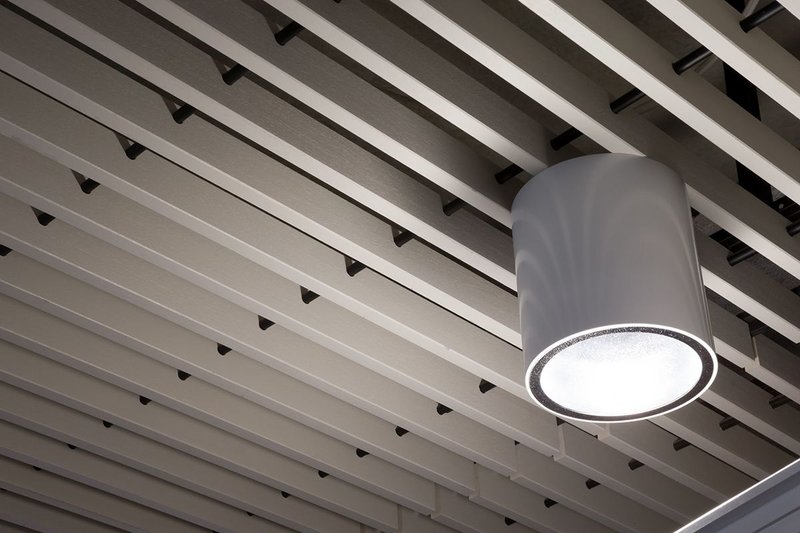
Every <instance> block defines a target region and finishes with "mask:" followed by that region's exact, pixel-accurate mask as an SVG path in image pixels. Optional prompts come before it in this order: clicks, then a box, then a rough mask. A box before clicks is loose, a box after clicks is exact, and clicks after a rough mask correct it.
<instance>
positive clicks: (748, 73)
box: [648, 0, 800, 118]
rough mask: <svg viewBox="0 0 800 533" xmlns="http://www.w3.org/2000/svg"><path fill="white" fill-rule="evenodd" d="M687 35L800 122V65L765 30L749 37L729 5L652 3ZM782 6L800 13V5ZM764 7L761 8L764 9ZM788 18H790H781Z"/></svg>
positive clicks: (789, 0) (787, 2)
mask: <svg viewBox="0 0 800 533" xmlns="http://www.w3.org/2000/svg"><path fill="white" fill-rule="evenodd" d="M648 1H649V2H650V4H652V5H653V7H655V8H656V9H658V10H659V11H661V13H663V14H664V16H666V17H669V18H670V19H672V20H673V21H674V22H675V24H677V25H678V26H679V27H680V28H681V29H682V30H683V31H685V32H686V33H688V34H689V35H691V36H692V37H694V38H695V39H696V40H697V41H698V42H700V43H701V44H702V45H703V46H705V47H706V48H708V49H709V50H711V51H712V52H714V55H716V56H717V57H719V58H720V59H721V60H722V61H724V62H725V64H727V65H730V66H731V67H733V68H734V69H736V70H737V71H738V72H740V73H741V74H742V75H743V76H744V77H745V78H747V79H748V80H750V81H751V82H752V83H753V84H754V85H755V86H756V87H758V88H759V89H761V90H762V91H764V93H765V94H767V95H769V96H770V97H771V98H772V99H773V100H775V101H776V102H777V103H778V104H780V105H782V106H783V107H784V108H786V109H787V110H788V111H789V112H790V113H792V114H793V115H794V116H795V117H797V118H800V63H798V61H797V58H796V57H794V56H793V55H792V54H791V53H789V51H788V50H786V49H785V48H783V47H782V46H780V45H779V44H777V43H776V42H775V41H773V40H772V39H771V38H770V37H769V35H768V34H767V33H766V32H765V31H764V30H761V29H758V28H756V29H753V30H751V31H749V32H747V33H745V32H743V31H742V28H741V26H739V21H740V20H741V19H742V15H741V14H739V13H738V12H737V11H736V10H735V9H734V8H733V7H731V6H729V5H727V4H726V3H725V2H720V1H714V2H709V1H707V0H648ZM781 5H783V6H784V7H786V9H788V10H790V11H795V12H796V13H800V2H797V0H783V1H782V2H781ZM760 7H761V6H760ZM779 16H788V15H779Z"/></svg>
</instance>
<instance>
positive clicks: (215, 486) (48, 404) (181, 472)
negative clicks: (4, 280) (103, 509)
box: [0, 383, 360, 532]
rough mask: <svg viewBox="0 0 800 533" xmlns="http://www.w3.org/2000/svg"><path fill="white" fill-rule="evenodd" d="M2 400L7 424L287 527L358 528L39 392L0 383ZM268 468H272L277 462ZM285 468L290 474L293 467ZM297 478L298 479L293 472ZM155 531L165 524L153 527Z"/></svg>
mask: <svg viewBox="0 0 800 533" xmlns="http://www.w3.org/2000/svg"><path fill="white" fill-rule="evenodd" d="M0 398H2V400H3V401H2V402H0V417H2V418H3V420H6V421H7V422H10V423H12V424H16V425H18V426H20V427H24V428H25V429H28V430H30V431H34V432H36V433H41V434H42V435H45V436H47V437H50V438H52V439H55V440H58V441H60V442H65V443H69V444H70V445H73V446H77V447H78V448H80V449H82V450H86V451H87V452H90V453H93V454H95V455H99V456H101V457H104V458H106V459H109V460H111V461H114V462H118V463H121V464H124V465H125V466H128V467H129V468H132V469H134V470H138V471H141V472H144V473H146V474H149V475H151V476H155V477H157V478H160V479H163V480H164V481H166V482H169V483H174V484H176V485H179V486H181V487H183V488H185V489H187V490H190V491H193V492H198V493H200V494H203V495H204V496H207V497H209V498H212V499H214V500H218V501H221V502H223V503H226V504H228V505H231V506H233V507H235V508H236V509H241V510H244V511H248V512H251V513H253V514H255V515H256V516H260V517H263V518H267V519H269V520H273V521H277V522H278V523H283V524H285V525H287V526H292V525H296V524H297V523H300V524H302V525H304V526H306V527H312V528H314V529H317V530H326V529H328V530H337V531H352V532H358V531H360V525H359V524H358V523H357V522H354V521H349V520H347V519H345V518H343V517H342V516H340V515H338V514H336V513H332V512H329V511H325V510H323V509H320V508H318V507H315V506H313V505H310V504H308V503H307V502H305V501H303V500H301V499H299V497H302V496H303V495H302V494H298V493H296V492H295V493H292V494H291V497H289V498H284V497H283V496H281V494H280V491H278V490H276V489H274V488H272V487H270V486H268V485H266V484H265V483H263V482H260V481H256V480H250V479H247V478H245V477H243V476H241V475H238V474H235V473H233V472H231V471H229V470H226V469H224V468H220V467H218V466H214V465H211V464H209V463H207V462H205V461H202V460H199V459H196V458H193V457H191V456H189V455H188V454H185V453H182V452H181V451H179V450H176V449H173V448H170V447H168V446H165V445H163V444H159V443H157V442H155V441H152V440H150V439H147V438H144V437H141V436H139V435H137V434H135V433H132V432H130V431H126V430H124V429H121V428H119V427H113V428H105V427H103V425H102V424H99V423H98V419H97V418H95V417H92V416H89V415H86V414H83V413H80V412H78V411H75V410H73V409H70V408H68V407H66V406H64V405H60V404H57V403H55V402H53V401H50V400H47V399H45V398H42V397H41V396H37V395H35V394H31V393H28V392H25V391H23V390H21V389H18V388H16V387H12V386H10V385H7V384H5V383H0ZM174 418H175V422H177V423H176V424H175V426H177V427H180V426H181V423H180V420H181V417H180V416H175V417H174ZM273 463H274V461H273ZM270 466H272V467H273V468H274V467H275V466H277V465H274V464H272V465H270ZM287 470H288V472H287V473H288V474H289V475H291V469H287ZM295 470H297V469H295ZM314 475H316V472H315V473H314ZM295 476H296V478H301V477H302V475H296V472H295ZM287 488H288V487H287ZM284 516H285V517H287V518H284ZM298 519H299V520H298ZM155 529H161V530H166V529H169V528H166V527H164V528H153V529H152V530H155Z"/></svg>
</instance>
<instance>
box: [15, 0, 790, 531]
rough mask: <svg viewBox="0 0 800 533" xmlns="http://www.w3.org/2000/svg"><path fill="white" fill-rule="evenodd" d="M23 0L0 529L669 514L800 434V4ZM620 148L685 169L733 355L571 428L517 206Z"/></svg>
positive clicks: (604, 526)
mask: <svg viewBox="0 0 800 533" xmlns="http://www.w3.org/2000/svg"><path fill="white" fill-rule="evenodd" d="M0 4H1V5H0V71H2V73H0V96H1V97H0V133H1V134H2V135H0V244H2V246H3V247H2V248H1V249H0V255H1V257H0V486H1V487H2V488H3V489H4V490H3V491H2V492H0V520H2V521H3V522H1V523H0V529H2V530H9V531H18V530H25V529H26V528H28V529H34V530H58V531H81V532H84V531H106V530H110V529H115V528H119V529H126V530H148V531H183V530H187V531H190V530H191V531H194V530H200V529H206V530H214V531H284V530H300V531H323V532H338V531H354V532H357V531H374V530H380V531H404V532H425V531H449V530H450V528H452V529H455V530H459V531H488V532H497V531H509V532H513V531H558V532H574V531H581V532H587V533H588V532H591V531H643V532H658V531H672V530H674V529H676V528H678V527H679V526H680V525H682V524H685V523H687V522H689V521H690V520H691V519H692V518H694V517H696V516H698V515H700V514H701V513H702V512H703V511H705V510H707V509H709V508H710V507H712V506H714V505H715V504H716V503H718V502H721V501H724V500H726V499H727V498H729V497H731V496H733V495H734V494H736V493H738V492H740V491H741V490H743V489H745V488H747V487H748V486H750V485H752V484H753V483H754V482H755V481H756V480H759V479H762V478H764V477H766V476H767V475H769V474H770V473H772V472H774V471H775V470H777V469H778V468H780V467H781V466H783V465H785V464H787V463H788V462H790V461H791V460H793V459H794V458H796V457H797V455H798V454H800V411H798V402H800V363H799V360H798V355H797V354H798V351H797V348H796V343H797V342H798V341H800V298H798V294H797V291H795V290H794V289H795V288H796V286H798V285H800V281H798V278H800V240H798V239H800V237H797V238H794V237H793V236H792V234H793V233H797V229H798V228H797V226H796V225H793V222H795V221H796V220H798V218H800V209H798V208H797V204H796V203H795V202H796V201H798V200H800V183H799V182H798V179H797V178H798V176H800V152H798V149H797V144H798V143H799V142H800V128H798V118H800V68H799V67H800V64H799V63H798V55H797V51H798V50H800V20H798V18H797V17H800V2H798V0H786V1H785V2H783V7H784V8H786V9H784V10H779V9H777V8H776V5H775V4H776V3H775V2H772V3H770V2H766V1H763V0H762V1H761V2H753V1H750V2H747V3H744V2H742V3H738V4H737V2H735V1H732V2H731V4H732V5H729V4H728V3H727V2H726V1H724V0H648V1H647V2H645V1H644V0H626V1H622V0H614V1H609V2H608V3H603V2H600V1H599V0H589V1H587V0H522V1H520V2H512V1H510V0H509V1H489V0H487V1H486V2H485V3H484V2H480V1H478V0H393V2H389V1H388V0H382V1H377V0H376V1H371V0H364V1H359V0H342V1H341V2H336V1H333V0H265V1H261V0H172V1H168V0H137V1H133V0H125V1H116V0H12V1H3V2H0ZM737 8H739V9H740V10H741V11H743V12H741V13H740V12H739V11H738V10H737ZM762 10H766V11H762ZM770 10H771V11H770ZM753 13H755V15H753ZM759 13H761V14H764V13H768V14H772V15H773V16H771V17H770V18H768V19H767V17H763V19H764V20H763V22H762V23H761V24H760V25H758V27H755V28H753V27H751V26H748V25H747V23H745V29H747V30H749V31H744V29H743V28H742V25H741V24H740V22H741V21H742V20H745V21H750V22H752V21H754V20H756V19H758V14H759ZM754 17H755V18H754ZM759 22H761V21H760V20H759ZM700 46H705V47H707V48H708V50H710V52H709V53H702V50H701V52H700V56H701V57H702V58H704V59H702V60H701V61H699V62H697V63H693V64H692V65H691V67H690V68H687V69H684V70H685V72H683V73H681V74H679V73H676V71H675V70H674V68H673V63H675V62H676V61H678V65H681V63H680V61H679V60H681V58H682V57H683V56H685V55H686V54H688V53H690V52H692V51H693V50H695V49H697V48H698V47H700ZM690 57H691V56H690ZM723 63H724V64H726V65H728V66H727V67H723ZM683 64H684V66H686V63H685V62H684V63H683ZM676 68H677V67H676ZM678 70H679V71H680V70H681V68H678ZM737 73H738V74H740V76H738V77H737ZM633 88H638V89H640V90H641V91H643V93H645V94H646V95H647V96H641V95H639V94H638V93H635V92H633V93H630V92H629V91H631V90H632V89H633ZM726 92H727V94H726ZM623 94H626V95H627V96H626V98H627V99H628V100H630V101H629V102H627V103H626V105H625V106H623V105H622V104H621V102H625V100H619V97H620V96H621V95H623ZM610 103H611V104H612V105H611V106H610ZM628 104H632V105H628ZM742 106H744V107H742ZM612 107H613V110H612ZM615 111H617V112H615ZM754 114H757V115H760V118H761V119H759V118H758V117H757V116H754ZM570 128H574V129H576V130H578V132H582V134H583V135H581V134H580V133H577V134H576V133H575V132H574V131H572V132H571V134H570ZM565 131H566V132H567V135H566V136H565V135H561V134H562V133H564V132H565ZM554 139H555V141H554ZM565 139H566V140H565ZM561 141H564V142H561ZM567 141H571V142H567ZM554 145H555V147H554ZM601 151H612V152H623V153H632V154H644V155H648V156H650V157H653V158H655V159H657V160H660V161H662V162H664V163H666V164H667V165H669V166H671V167H672V168H674V169H675V170H676V171H678V172H679V173H680V174H681V175H682V176H683V178H684V179H685V180H686V183H687V188H688V191H689V196H690V201H691V203H692V207H693V208H694V209H695V210H696V212H697V214H696V216H695V223H696V227H697V235H696V238H697V245H698V249H699V254H700V260H701V266H702V272H703V276H704V283H705V285H706V287H707V290H708V299H709V307H710V312H711V320H712V325H713V329H714V342H715V349H716V351H717V353H718V355H719V357H720V360H721V368H720V372H719V376H718V378H717V380H716V382H715V383H714V385H713V386H712V387H711V389H710V390H709V391H708V392H707V393H706V394H705V395H704V396H703V397H702V398H701V400H699V401H697V402H695V403H693V404H691V405H689V406H688V407H686V408H684V409H681V410H679V411H677V412H674V413H670V414H669V415H666V416H662V417H660V418H656V419H653V420H652V421H643V422H635V423H630V424H622V425H612V426H608V425H590V424H585V425H573V424H570V423H561V422H560V421H559V420H557V419H556V418H554V417H553V416H551V415H549V414H547V413H545V412H543V411H542V410H539V409H538V408H537V407H535V406H534V405H533V404H532V403H531V402H530V401H529V400H528V397H527V394H526V392H525V390H524V387H523V383H522V355H521V351H520V349H519V346H520V334H519V324H518V309H517V301H516V296H515V292H514V288H515V279H514V272H513V257H512V249H511V238H510V229H509V224H510V214H509V207H510V205H511V201H512V199H513V197H514V194H515V193H516V191H517V190H518V189H519V187H520V186H521V185H522V184H523V183H524V181H525V180H527V179H528V178H529V177H530V176H531V175H534V174H536V173H537V172H539V171H541V170H542V169H544V168H546V167H547V166H549V165H552V164H554V163H556V162H558V161H561V160H564V159H567V158H570V157H575V156H578V155H580V154H584V153H591V152H601ZM737 162H738V163H739V165H738V166H737V164H736V163H737ZM570 208H571V206H569V205H565V206H564V209H565V210H566V211H569V209H570ZM654 238H657V237H654Z"/></svg>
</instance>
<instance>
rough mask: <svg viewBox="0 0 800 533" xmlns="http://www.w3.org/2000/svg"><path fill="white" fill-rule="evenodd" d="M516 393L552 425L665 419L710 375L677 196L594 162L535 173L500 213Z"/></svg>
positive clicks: (640, 175) (633, 172)
mask: <svg viewBox="0 0 800 533" xmlns="http://www.w3.org/2000/svg"><path fill="white" fill-rule="evenodd" d="M512 218H513V238H514V250H515V260H516V272H517V286H518V292H519V303H520V318H521V329H522V344H523V350H524V359H525V383H526V387H527V388H528V392H529V393H530V394H531V396H532V397H533V399H534V400H535V401H536V402H537V403H539V404H540V405H541V406H542V407H544V408H545V409H547V410H549V411H551V412H553V413H554V414H556V415H557V416H560V417H562V418H569V419H576V420H584V421H593V422H624V421H631V420H639V419H643V418H650V417H652V416H657V415H659V414H664V413H666V412H669V411H672V410H674V409H677V408H679V407H681V406H682V405H685V404H686V403H688V402H690V401H692V400H693V399H695V398H696V397H697V396H699V395H700V394H702V392H704V391H705V390H706V389H707V388H708V386H709V385H710V384H711V382H712V380H713V378H714V376H715V375H716V370H717V362H716V357H715V355H714V352H713V349H712V348H711V346H712V337H711V328H710V324H709V320H708V309H707V304H706V299H705V293H704V290H703V284H702V279H701V277H700V268H699V264H698V260H697V251H696V248H695V243H694V232H693V227H692V220H691V215H690V211H689V205H688V201H687V197H686V188H685V185H684V183H683V181H682V180H681V179H680V177H679V176H678V175H677V174H675V173H674V172H673V171H672V170H671V169H669V168H668V167H666V166H664V165H662V164H661V163H658V162H656V161H653V160H651V159H648V158H645V157H640V156H632V155H624V154H598V155H589V156H584V157H579V158H576V159H572V160H569V161H565V162H563V163H559V164H557V165H555V166H553V167H550V168H548V169H547V170H545V171H543V172H541V173H539V174H537V175H536V176H535V177H534V178H532V179H531V180H530V182H528V183H527V184H526V185H525V186H524V187H523V188H522V189H521V190H520V192H519V194H518V195H517V197H516V199H515V200H514V205H513V208H512Z"/></svg>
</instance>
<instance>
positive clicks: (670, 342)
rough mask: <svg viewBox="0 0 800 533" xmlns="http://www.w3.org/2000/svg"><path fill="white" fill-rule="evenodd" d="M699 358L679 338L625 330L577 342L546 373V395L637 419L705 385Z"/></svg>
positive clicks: (574, 407) (589, 410) (594, 412)
mask: <svg viewBox="0 0 800 533" xmlns="http://www.w3.org/2000/svg"><path fill="white" fill-rule="evenodd" d="M702 372H703V365H702V362H701V359H700V357H698V353H697V352H696V351H695V350H694V349H693V348H692V347H690V346H689V345H687V344H685V343H684V342H682V341H681V340H679V339H676V338H674V337H673V336H668V335H664V334H659V333H652V332H642V331H622V332H614V333H605V334H600V335H594V336H589V337H588V338H583V339H580V340H578V339H576V342H574V343H572V344H570V345H569V346H567V347H565V348H563V349H561V350H560V351H558V352H557V353H556V354H555V355H554V356H553V357H552V358H551V359H550V360H549V361H548V362H547V363H546V364H545V365H544V367H543V368H542V369H541V376H540V379H539V384H540V387H541V389H542V392H543V393H544V395H545V396H547V397H548V398H549V399H550V400H552V401H553V402H555V403H556V404H559V405H560V406H562V407H564V408H566V409H568V410H570V411H574V412H576V413H583V414H586V415H591V416H598V417H611V416H613V417H619V416H632V415H636V414H637V413H645V412H648V411H652V410H655V409H658V408H661V407H664V406H666V405H669V404H670V403H672V402H674V401H676V400H678V399H679V398H681V397H682V396H683V395H685V394H687V393H688V392H689V391H690V390H692V388H693V387H694V386H695V385H696V384H697V383H698V381H699V380H700V377H701V374H702Z"/></svg>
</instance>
